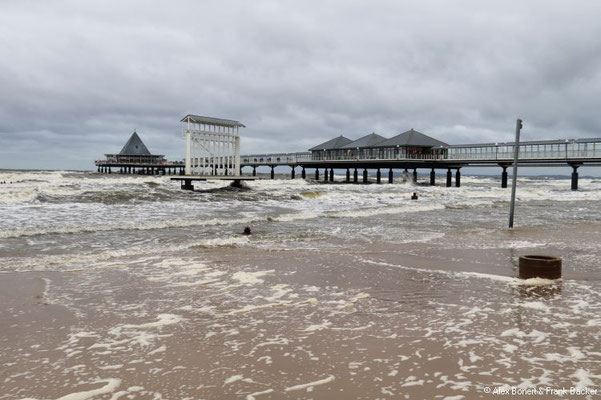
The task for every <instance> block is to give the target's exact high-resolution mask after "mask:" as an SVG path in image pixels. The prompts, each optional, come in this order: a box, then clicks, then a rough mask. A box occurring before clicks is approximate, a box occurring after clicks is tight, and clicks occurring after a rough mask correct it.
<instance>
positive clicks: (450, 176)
mask: <svg viewBox="0 0 601 400" xmlns="http://www.w3.org/2000/svg"><path fill="white" fill-rule="evenodd" d="M452 178H453V174H451V168H449V169H448V170H447V187H451V185H452V182H451V179H452Z"/></svg>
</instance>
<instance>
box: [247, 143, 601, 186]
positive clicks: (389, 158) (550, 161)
mask: <svg viewBox="0 0 601 400" xmlns="http://www.w3.org/2000/svg"><path fill="white" fill-rule="evenodd" d="M317 147H319V146H317ZM398 147H400V146H397V149H396V151H395V148H394V147H386V148H385V147H379V148H378V147H377V145H376V146H372V150H371V151H369V152H365V151H361V149H360V148H359V147H357V148H356V149H353V150H354V151H351V150H350V149H349V147H348V145H347V146H346V151H329V150H330V149H323V150H322V151H320V150H314V149H312V151H308V152H297V153H274V154H252V155H242V156H241V157H240V159H241V163H240V166H241V168H244V167H251V168H252V174H253V176H254V175H256V168H257V167H259V166H267V167H270V168H271V177H272V178H273V177H274V168H275V167H276V166H289V167H290V168H291V178H293V179H294V178H295V175H296V171H295V169H296V168H297V167H300V168H301V176H302V177H303V178H305V177H306V169H314V170H315V171H314V172H315V179H319V175H320V174H319V170H320V169H324V180H327V181H333V180H334V169H346V170H347V171H346V181H347V182H351V181H352V182H355V183H357V182H358V181H359V180H358V171H357V170H359V169H362V170H363V171H362V174H363V179H362V181H363V182H365V183H366V182H367V176H368V173H367V171H368V170H376V180H377V182H378V183H380V182H381V169H388V182H390V183H392V182H393V169H404V170H405V171H407V170H409V169H412V170H413V179H414V180H416V179H417V169H429V170H430V184H432V185H434V184H435V180H436V170H437V169H442V170H446V178H447V181H446V184H447V186H451V185H452V182H451V180H452V170H454V171H455V185H456V186H460V185H461V180H460V179H461V172H460V170H461V168H463V167H475V166H477V167H490V166H498V167H500V168H502V172H501V185H502V187H507V167H509V166H510V165H511V164H512V162H513V152H514V143H512V142H509V143H482V144H465V145H447V146H439V147H437V148H429V149H428V150H429V151H427V152H417V153H414V154H411V153H409V152H404V151H399V150H398ZM519 147H520V148H519V159H518V160H519V162H518V164H519V165H520V166H537V167H557V166H570V167H572V169H573V172H572V189H573V190H577V189H578V168H579V167H581V166H583V165H586V166H600V165H601V138H591V139H571V140H543V141H530V142H521V143H520V146H519ZM343 148H344V147H343ZM433 150H434V151H433ZM351 170H352V173H351Z"/></svg>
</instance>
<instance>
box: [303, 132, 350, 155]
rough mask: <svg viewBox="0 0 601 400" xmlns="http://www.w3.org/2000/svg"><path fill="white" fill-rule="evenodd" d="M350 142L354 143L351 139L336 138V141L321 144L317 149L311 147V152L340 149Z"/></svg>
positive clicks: (331, 140)
mask: <svg viewBox="0 0 601 400" xmlns="http://www.w3.org/2000/svg"><path fill="white" fill-rule="evenodd" d="M350 142H352V140H351V139H349V138H346V137H344V136H342V135H340V136H338V137H335V138H334V139H330V140H328V141H327V142H323V143H322V144H319V145H317V146H315V147H311V148H310V149H309V151H317V150H332V149H339V148H341V147H342V146H344V145H345V144H348V143H350Z"/></svg>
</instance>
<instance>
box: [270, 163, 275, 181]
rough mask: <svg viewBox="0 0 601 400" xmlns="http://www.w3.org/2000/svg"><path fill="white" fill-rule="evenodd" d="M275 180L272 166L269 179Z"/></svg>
mask: <svg viewBox="0 0 601 400" xmlns="http://www.w3.org/2000/svg"><path fill="white" fill-rule="evenodd" d="M274 178H275V171H274V170H273V166H272V167H271V179H274Z"/></svg>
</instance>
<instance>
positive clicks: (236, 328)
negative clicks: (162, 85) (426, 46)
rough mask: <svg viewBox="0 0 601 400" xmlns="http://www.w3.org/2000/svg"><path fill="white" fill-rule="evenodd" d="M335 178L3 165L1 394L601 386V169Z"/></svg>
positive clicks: (597, 389) (439, 391)
mask: <svg viewBox="0 0 601 400" xmlns="http://www.w3.org/2000/svg"><path fill="white" fill-rule="evenodd" d="M468 172H469V171H468ZM335 180H336V181H337V182H334V183H326V182H319V181H313V180H311V179H307V180H302V179H294V180H293V179H290V177H289V176H288V175H286V176H285V175H281V176H280V175H276V179H273V180H271V179H259V180H257V181H250V182H245V183H243V185H242V187H234V186H230V184H229V183H228V182H221V181H219V182H218V181H209V182H195V190H194V191H184V190H181V189H180V184H179V182H174V181H171V180H170V177H169V176H136V175H120V174H115V173H113V174H99V173H95V172H78V171H7V170H4V171H0V182H2V183H0V399H36V400H42V399H62V400H82V399H111V400H114V399H245V400H253V399H259V400H264V399H441V400H461V399H480V398H482V399H488V398H501V397H505V398H528V399H532V398H537V399H547V398H548V399H563V398H569V399H575V398H578V399H595V398H599V397H600V396H601V262H600V261H599V260H600V259H601V240H600V239H601V207H600V206H599V204H600V201H601V178H581V179H580V182H579V184H580V189H579V190H578V191H572V190H570V181H569V179H568V178H562V177H519V178H518V183H517V203H516V216H515V228H514V229H508V228H507V223H508V211H509V198H510V189H503V188H501V184H500V179H499V178H498V177H486V176H469V175H463V176H462V180H461V187H446V186H445V182H444V181H443V180H441V179H439V181H438V182H437V185H436V186H429V185H428V184H426V183H427V181H428V182H429V176H428V177H427V176H419V177H418V182H417V183H413V182H411V181H409V180H408V179H404V178H403V177H402V176H398V177H395V183H393V184H388V183H383V184H376V183H375V179H373V178H371V182H370V183H369V184H347V183H344V182H343V181H344V176H342V175H340V176H338V175H337V176H336V177H335ZM4 182H5V183H4ZM413 193H417V195H418V200H411V195H412V194H413ZM245 227H249V228H250V229H251V232H252V234H251V235H244V234H242V232H243V231H244V228H245ZM531 254H535V255H551V256H558V257H561V258H562V262H563V278H562V279H558V280H546V279H540V278H534V279H528V280H521V279H518V278H517V276H518V258H519V256H521V255H531Z"/></svg>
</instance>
